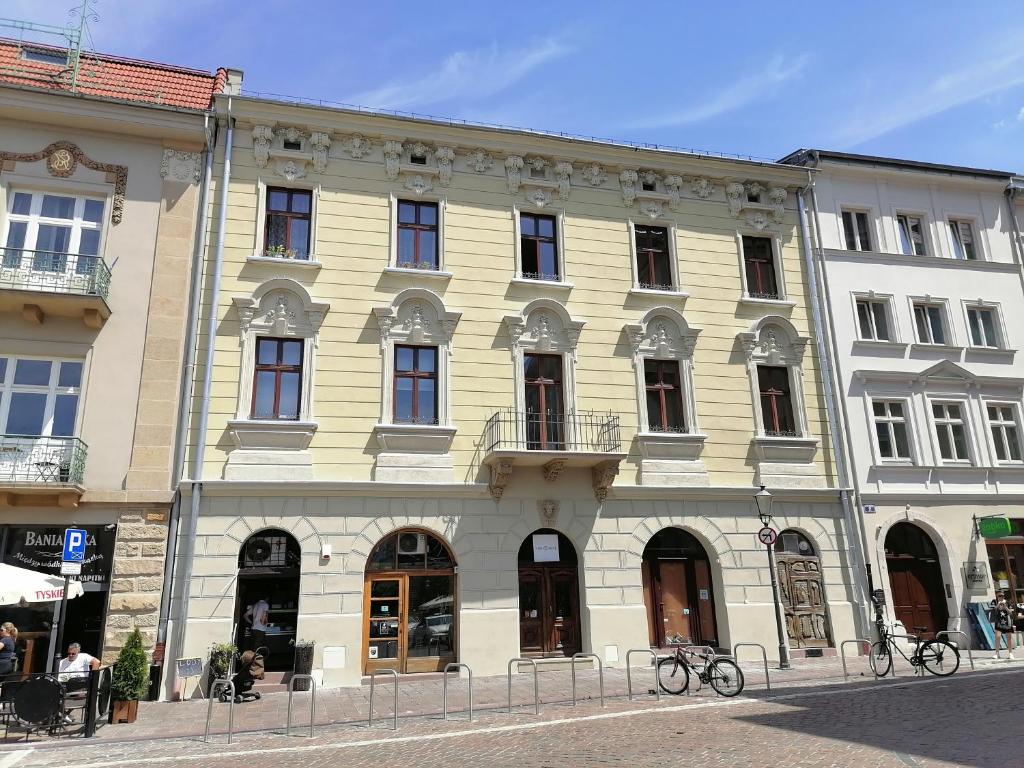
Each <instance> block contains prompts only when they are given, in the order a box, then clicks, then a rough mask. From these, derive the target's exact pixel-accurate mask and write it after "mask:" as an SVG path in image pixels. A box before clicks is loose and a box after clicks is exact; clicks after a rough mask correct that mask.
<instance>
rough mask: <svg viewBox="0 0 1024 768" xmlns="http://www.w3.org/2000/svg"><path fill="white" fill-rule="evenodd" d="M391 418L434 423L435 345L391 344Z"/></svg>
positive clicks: (404, 421) (435, 414)
mask: <svg viewBox="0 0 1024 768" xmlns="http://www.w3.org/2000/svg"><path fill="white" fill-rule="evenodd" d="M394 387H395V392H394V421H395V423H396V424H437V423H438V422H437V347H413V346H407V345H404V344H396V345H395V376H394Z"/></svg>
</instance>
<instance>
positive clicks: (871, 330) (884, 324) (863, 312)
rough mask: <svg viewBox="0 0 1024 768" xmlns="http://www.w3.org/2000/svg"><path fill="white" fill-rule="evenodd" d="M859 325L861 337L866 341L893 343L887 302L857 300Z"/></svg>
mask: <svg viewBox="0 0 1024 768" xmlns="http://www.w3.org/2000/svg"><path fill="white" fill-rule="evenodd" d="M857 324H858V326H859V327H860V337H861V339H864V340H866V341H892V338H891V337H890V335H889V318H888V313H887V311H886V302H884V301H876V300H874V299H857Z"/></svg>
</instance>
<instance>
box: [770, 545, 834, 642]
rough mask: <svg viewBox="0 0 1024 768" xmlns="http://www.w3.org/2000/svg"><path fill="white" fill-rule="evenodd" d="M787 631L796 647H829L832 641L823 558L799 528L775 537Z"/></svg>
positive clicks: (776, 558) (776, 559)
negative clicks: (822, 574)
mask: <svg viewBox="0 0 1024 768" xmlns="http://www.w3.org/2000/svg"><path fill="white" fill-rule="evenodd" d="M775 562H776V564H777V565H778V570H779V588H780V589H781V590H782V607H783V609H784V610H785V612H786V631H787V632H788V633H789V640H790V643H791V644H792V645H793V647H795V648H826V647H828V646H829V645H831V644H832V633H831V630H830V628H829V621H828V607H827V606H826V604H825V589H824V586H823V584H822V580H821V560H819V559H818V555H817V553H816V552H815V551H814V546H813V545H812V544H811V542H810V540H809V539H808V538H807V537H806V536H804V535H803V534H802V533H800V531H794V530H792V529H789V530H785V531H783V532H782V533H780V534H779V538H778V539H776V540H775Z"/></svg>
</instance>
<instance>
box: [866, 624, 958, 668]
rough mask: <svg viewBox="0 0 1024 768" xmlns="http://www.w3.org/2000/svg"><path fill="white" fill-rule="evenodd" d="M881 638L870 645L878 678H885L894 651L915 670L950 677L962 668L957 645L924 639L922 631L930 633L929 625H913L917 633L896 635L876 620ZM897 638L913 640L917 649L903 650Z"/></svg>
mask: <svg viewBox="0 0 1024 768" xmlns="http://www.w3.org/2000/svg"><path fill="white" fill-rule="evenodd" d="M876 626H877V628H878V637H879V638H880V639H879V640H877V641H876V642H875V643H874V644H873V645H872V646H871V655H870V657H869V658H868V662H869V663H870V664H871V670H872V671H873V672H874V673H875V677H885V676H886V675H887V674H889V670H890V669H892V660H893V657H894V655H895V653H898V654H899V655H900V656H902V657H903V658H904V659H906V660H907V661H909V662H910V666H912V667H914V672H915V673H916V672H917V670H918V668H920V667H924V668H925V669H927V670H928V671H929V672H931V673H932V674H933V675H938V676H939V677H948V676H949V675H952V674H953V673H954V672H956V671H957V670H958V669H959V668H960V651H958V650H957V648H956V646H955V645H953V644H952V643H950V642H949V641H947V640H927V641H925V642H922V641H921V635H920V633H921V632H927V631H928V628H927V627H914V631H915V632H918V633H919V634H917V635H894V634H892V632H890V631H889V627H888V626H886V624H885V622H884V621H876ZM896 638H905V639H907V640H913V641H914V650H913V652H912V653H911V654H910V656H907V654H905V653H904V652H903V649H902V648H900V646H899V645H898V644H897V643H896Z"/></svg>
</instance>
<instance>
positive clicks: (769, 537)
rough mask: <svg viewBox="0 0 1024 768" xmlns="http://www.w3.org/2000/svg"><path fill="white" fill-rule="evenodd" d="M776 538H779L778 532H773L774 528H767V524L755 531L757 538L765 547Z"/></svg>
mask: <svg viewBox="0 0 1024 768" xmlns="http://www.w3.org/2000/svg"><path fill="white" fill-rule="evenodd" d="M777 538H779V534H777V533H776V532H775V529H774V528H769V527H768V526H767V525H766V526H765V527H764V528H762V529H761V530H760V531H758V532H757V540H758V541H759V542H760V543H762V544H764V545H765V546H766V547H770V546H771V545H772V544H774V543H775V540H776V539H777Z"/></svg>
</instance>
